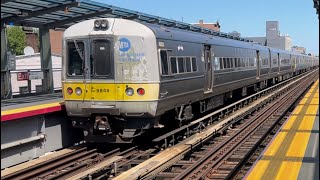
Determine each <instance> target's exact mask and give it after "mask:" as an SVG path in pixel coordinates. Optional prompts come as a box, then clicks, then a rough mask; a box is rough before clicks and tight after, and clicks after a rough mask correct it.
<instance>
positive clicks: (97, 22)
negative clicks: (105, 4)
mask: <svg viewBox="0 0 320 180" xmlns="http://www.w3.org/2000/svg"><path fill="white" fill-rule="evenodd" d="M100 26H101V21H100V20H95V21H94V27H95V28H99V27H100Z"/></svg>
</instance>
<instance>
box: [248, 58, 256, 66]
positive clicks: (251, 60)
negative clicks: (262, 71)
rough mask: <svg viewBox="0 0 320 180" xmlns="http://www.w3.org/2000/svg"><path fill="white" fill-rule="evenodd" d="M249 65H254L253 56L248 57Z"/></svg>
mask: <svg viewBox="0 0 320 180" xmlns="http://www.w3.org/2000/svg"><path fill="white" fill-rule="evenodd" d="M249 66H255V58H249Z"/></svg>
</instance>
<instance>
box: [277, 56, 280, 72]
mask: <svg viewBox="0 0 320 180" xmlns="http://www.w3.org/2000/svg"><path fill="white" fill-rule="evenodd" d="M277 54H278V55H277V58H278V74H279V73H280V54H279V53H277Z"/></svg>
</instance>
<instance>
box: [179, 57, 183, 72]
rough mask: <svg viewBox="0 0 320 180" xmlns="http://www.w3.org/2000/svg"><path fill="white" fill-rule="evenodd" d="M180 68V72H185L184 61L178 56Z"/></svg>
mask: <svg viewBox="0 0 320 180" xmlns="http://www.w3.org/2000/svg"><path fill="white" fill-rule="evenodd" d="M178 69H179V73H184V63H183V58H182V57H179V58H178Z"/></svg>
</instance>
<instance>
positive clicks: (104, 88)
mask: <svg viewBox="0 0 320 180" xmlns="http://www.w3.org/2000/svg"><path fill="white" fill-rule="evenodd" d="M90 42H91V53H90V72H91V75H90V76H91V84H90V92H91V97H90V98H91V101H92V104H101V102H103V101H104V102H105V103H107V104H105V105H115V100H116V97H117V91H116V86H115V79H114V61H113V45H112V39H111V38H110V39H109V38H108V39H91V40H90Z"/></svg>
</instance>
